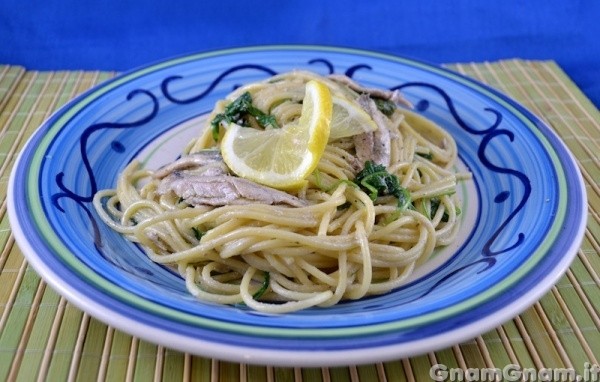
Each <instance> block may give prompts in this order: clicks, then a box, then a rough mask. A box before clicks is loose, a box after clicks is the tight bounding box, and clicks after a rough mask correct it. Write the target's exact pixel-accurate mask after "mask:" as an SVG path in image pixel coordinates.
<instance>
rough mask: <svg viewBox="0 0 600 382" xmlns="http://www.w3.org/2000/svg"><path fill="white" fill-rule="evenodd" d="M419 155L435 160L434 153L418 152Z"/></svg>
mask: <svg viewBox="0 0 600 382" xmlns="http://www.w3.org/2000/svg"><path fill="white" fill-rule="evenodd" d="M417 155H418V156H420V157H423V158H425V159H429V160H433V154H432V153H417Z"/></svg>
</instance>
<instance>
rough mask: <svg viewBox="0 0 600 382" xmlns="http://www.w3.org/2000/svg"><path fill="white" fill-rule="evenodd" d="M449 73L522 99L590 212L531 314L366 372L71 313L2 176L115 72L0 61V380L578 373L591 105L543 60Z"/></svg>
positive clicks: (592, 161) (585, 284) (594, 309)
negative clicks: (182, 346) (444, 371)
mask: <svg viewBox="0 0 600 382" xmlns="http://www.w3.org/2000/svg"><path fill="white" fill-rule="evenodd" d="M449 67H451V68H453V69H454V70H456V71H458V72H461V73H463V74H466V75H468V76H471V77H473V78H476V79H478V80H480V81H483V82H485V83H488V84H490V85H491V86H493V87H495V88H497V89H499V90H501V91H503V92H504V93H506V94H508V95H510V96H511V97H513V98H515V99H517V100H519V101H520V102H521V103H523V104H524V105H525V106H526V107H528V108H529V109H530V110H531V111H533V112H534V113H535V114H537V115H538V116H541V117H542V118H543V119H544V120H545V121H546V122H547V123H548V124H549V125H550V126H552V127H553V128H554V129H555V131H556V132H557V133H558V134H559V135H560V137H561V138H562V139H563V140H564V141H565V143H566V144H567V145H568V147H569V148H570V149H571V151H572V152H573V154H574V155H575V156H576V157H577V159H578V161H579V165H580V169H581V171H582V174H583V177H584V179H585V182H586V189H587V192H588V201H589V206H588V224H587V229H586V232H585V237H584V241H583V244H582V246H581V249H580V250H579V252H578V255H577V257H576V258H575V261H574V263H573V264H572V266H571V267H570V269H569V270H568V272H567V274H566V275H565V276H564V277H563V278H562V279H561V280H560V282H558V284H557V285H556V286H555V287H553V288H552V290H551V291H550V292H549V293H547V294H546V295H545V296H544V297H543V298H542V299H540V300H539V301H538V302H537V303H536V304H535V305H534V306H532V307H531V308H530V309H528V310H527V311H525V312H524V313H523V314H521V315H519V316H518V317H516V318H514V319H513V320H511V321H508V322H506V323H505V324H504V325H502V326H500V327H498V328H496V329H494V330H491V331H489V332H488V333H485V334H483V335H481V336H479V337H477V338H475V339H474V340H472V341H468V342H464V343H460V344H457V345H455V346H453V347H450V348H447V349H444V350H441V351H437V352H432V353H429V354H426V355H422V356H419V357H413V358H407V359H398V360H394V361H390V362H385V363H379V364H373V365H363V366H348V367H335V368H284V367H270V366H252V365H243V364H236V363H231V362H223V361H218V360H213V359H208V358H203V357H198V356H193V355H190V354H184V353H181V352H178V351H175V350H171V349H168V348H165V347H162V346H157V345H154V344H152V343H149V342H146V341H142V340H139V339H137V338H135V337H132V336H130V335H128V334H125V333H123V332H120V331H118V330H115V329H113V328H111V327H109V326H107V325H105V324H103V323H101V322H99V321H97V320H96V319H94V318H92V317H90V316H88V315H87V314H85V313H83V312H82V311H80V310H79V309H77V308H75V307H73V306H72V305H71V304H70V303H68V302H66V300H65V299H64V298H62V297H60V296H59V295H58V294H56V293H55V292H54V291H53V290H51V289H50V288H49V287H47V286H46V284H45V283H44V282H43V281H41V280H40V278H39V276H38V275H37V274H36V273H35V272H34V271H33V270H32V269H31V268H30V266H29V265H28V264H27V262H26V261H25V260H24V258H23V256H22V254H21V251H20V250H19V248H18V247H17V245H16V244H15V242H14V238H13V235H12V233H11V229H10V226H9V222H8V217H7V213H6V210H7V206H6V192H7V183H8V177H9V173H10V170H11V168H12V166H13V164H14V162H15V159H16V156H17V155H18V153H19V151H20V150H21V148H22V147H23V145H24V143H25V142H26V140H27V138H28V137H29V135H30V134H31V133H32V132H33V131H34V130H35V129H36V128H37V127H38V126H39V125H40V124H41V123H42V122H43V120H44V119H45V118H47V117H48V116H49V115H50V114H51V113H52V112H53V111H54V110H56V109H57V108H58V107H59V106H61V105H62V104H64V103H65V102H67V101H68V100H70V99H72V98H73V97H75V96H76V95H77V94H79V93H81V92H82V91H84V90H86V89H88V88H90V87H91V86H93V85H95V84H98V83H100V82H102V81H104V80H106V79H108V78H110V77H112V76H114V75H115V73H110V72H74V71H70V72H36V71H27V70H25V69H24V68H21V67H15V66H2V65H0V201H1V205H0V381H3V380H11V381H12V380H17V381H34V380H48V381H65V380H73V381H75V380H86V381H87V380H98V381H101V380H110V381H116V380H132V381H147V380H170V381H172V380H194V381H234V380H241V381H245V380H249V381H255V380H256V381H311V382H312V381H317V382H318V381H346V380H350V381H403V380H408V381H411V380H429V378H430V377H429V371H430V368H431V367H432V365H435V364H444V365H446V366H447V368H449V369H450V368H457V369H458V368H460V369H462V370H464V371H466V372H468V371H469V368H471V369H473V370H476V369H477V370H479V369H481V368H498V369H505V368H506V367H508V368H509V369H510V367H512V366H510V365H516V366H515V367H514V368H515V369H516V368H517V367H518V368H521V370H527V369H535V370H537V371H543V370H544V368H553V369H554V368H561V369H573V370H574V371H575V372H577V373H578V374H580V375H585V373H586V371H589V370H591V369H592V367H593V365H598V360H599V359H600V317H599V314H600V313H599V312H600V276H599V274H600V256H599V255H600V185H599V180H600V159H599V153H600V114H599V112H598V109H597V108H596V107H595V106H594V105H593V104H592V103H591V102H590V101H589V100H588V99H587V98H586V97H585V96H584V95H583V94H582V93H581V91H580V90H579V89H578V88H577V86H576V85H575V84H574V83H573V82H572V81H571V80H570V79H569V78H568V77H567V76H566V75H565V73H564V72H563V71H562V70H561V69H560V68H559V67H558V66H557V65H556V64H555V63H554V62H552V61H544V62H540V61H522V60H507V61H499V62H493V63H489V62H485V63H466V64H453V65H449ZM590 365H592V366H590ZM472 372H474V371H472ZM588 374H589V373H588ZM471 375H473V374H471ZM465 378H466V377H465ZM455 380H456V379H455ZM465 380H466V379H465Z"/></svg>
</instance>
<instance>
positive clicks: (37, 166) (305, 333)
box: [27, 45, 568, 338]
mask: <svg viewBox="0 0 600 382" xmlns="http://www.w3.org/2000/svg"><path fill="white" fill-rule="evenodd" d="M298 49H305V50H317V51H323V52H339V53H347V54H358V55H366V56H371V57H378V58H382V59H385V60H390V61H396V62H401V63H404V64H406V65H410V66H416V67H419V68H421V69H423V70H426V71H429V72H435V73H437V74H439V75H441V76H443V77H446V78H449V79H452V80H454V81H457V82H460V83H462V84H464V85H465V86H467V87H469V88H472V89H474V90H476V91H478V92H480V93H483V94H485V95H486V96H487V97H489V98H491V99H493V100H494V101H496V102H497V103H499V104H501V105H502V106H503V107H505V108H506V109H508V110H510V111H511V112H512V113H513V114H514V115H515V116H517V117H518V118H519V120H521V122H522V123H524V124H525V125H526V126H527V127H528V128H529V129H530V130H531V131H533V132H534V134H535V135H536V136H537V137H538V139H539V140H540V142H541V143H542V144H543V146H544V147H545V148H546V150H547V152H548V153H549V155H550V157H551V159H552V162H553V164H554V165H555V166H554V167H555V169H556V170H557V179H558V185H559V193H560V194H561V195H566V194H567V187H566V177H565V173H564V169H563V168H562V166H561V163H560V161H559V159H558V156H557V154H556V152H555V151H554V149H553V147H552V146H551V145H550V143H549V142H548V140H547V139H546V137H545V136H543V135H542V134H541V132H540V131H539V130H538V129H537V127H536V126H534V125H533V124H532V123H531V122H530V121H529V120H528V119H527V118H526V117H525V116H523V115H522V114H521V113H520V112H519V111H518V110H517V109H516V108H514V107H513V106H512V105H510V104H509V103H507V102H506V101H504V100H503V99H502V98H499V97H498V96H496V95H495V94H493V93H491V92H489V91H488V90H487V89H486V88H483V87H480V86H478V85H477V83H475V82H471V81H469V80H467V79H465V78H462V77H460V76H458V75H456V74H454V73H452V72H450V71H446V70H444V69H438V68H435V67H431V66H429V65H425V64H421V63H419V62H414V61H412V60H407V59H403V58H400V57H395V56H391V55H386V54H382V53H375V52H369V51H363V50H356V49H350V48H334V47H319V46H310V45H298V46H295V45H284V46H278V45H273V46H263V47H249V48H235V49H227V50H221V51H214V52H208V53H199V54H195V55H191V56H185V57H181V58H176V59H173V60H169V61H166V62H162V63H159V64H156V65H153V66H150V67H147V68H145V69H141V70H139V71H134V72H132V73H130V74H126V75H124V76H123V77H121V78H117V79H115V80H112V81H110V82H109V83H107V84H105V85H101V86H100V87H99V88H98V89H97V90H96V91H93V92H92V93H90V94H89V95H87V96H85V97H84V98H83V99H81V100H80V101H78V102H77V103H76V104H74V105H71V107H69V109H67V110H66V111H65V112H64V114H63V115H62V116H61V117H60V118H58V119H57V120H56V121H55V122H54V124H53V125H52V126H50V127H49V129H48V132H47V134H46V135H45V136H44V138H43V139H42V140H41V141H40V144H39V145H38V147H37V148H36V151H35V154H34V156H33V158H32V161H31V165H30V170H29V172H28V176H27V185H28V191H29V193H28V200H29V205H30V208H31V211H30V215H31V216H32V217H33V219H34V221H35V223H36V225H37V227H38V229H39V231H40V233H41V234H42V235H43V237H44V238H45V239H46V241H47V244H48V246H49V247H50V249H52V250H53V251H54V252H55V254H56V255H57V256H59V257H60V258H61V259H62V260H63V261H64V262H65V263H66V264H67V265H68V266H69V267H70V268H71V269H72V270H74V271H75V272H76V273H78V274H79V275H80V276H81V277H83V278H84V279H85V280H87V281H88V282H89V283H90V284H92V285H94V286H96V287H98V288H100V289H101V290H102V291H104V292H106V293H107V294H109V295H111V296H113V297H115V298H117V299H119V300H121V301H124V302H127V303H129V304H131V305H132V306H136V307H137V308H139V309H142V310H144V311H146V312H150V313H154V314H158V315H160V316H162V317H165V318H169V319H175V320H177V321H179V322H182V323H186V324H190V325H193V326H199V327H202V328H206V329H217V330H224V331H228V332H233V333H241V334H248V335H254V336H263V335H264V336H269V337H273V336H279V337H297V338H311V337H319V338H337V337H347V336H359V335H368V334H377V333H383V332H388V331H395V330H403V329H407V328H410V327H412V326H416V325H419V326H421V325H424V324H428V323H432V322H436V321H439V320H442V319H444V318H446V317H448V316H452V315H455V314H457V313H459V312H463V311H466V310H468V309H470V308H472V307H475V306H477V305H480V304H481V303H484V302H486V301H488V300H489V299H491V298H493V297H494V296H496V295H498V294H500V293H501V292H502V291H504V290H506V289H507V288H509V287H510V286H511V285H513V284H514V283H516V282H517V281H518V280H520V279H521V278H522V277H524V276H525V275H526V274H527V273H529V271H531V269H532V268H533V267H535V266H536V265H537V263H538V262H539V261H540V260H541V259H542V258H543V256H544V254H545V253H546V252H547V251H548V249H549V248H550V247H551V246H552V245H553V243H554V241H555V240H556V239H557V238H558V232H559V230H560V227H561V226H562V223H563V222H564V219H565V216H566V205H567V199H568V198H567V197H564V198H562V199H561V200H559V205H558V210H557V214H556V217H555V219H554V223H553V226H552V228H551V229H550V230H549V231H548V236H547V237H548V238H551V239H553V240H551V241H550V240H543V241H542V244H541V245H540V246H539V247H538V248H537V249H536V251H535V252H534V253H533V254H532V256H530V257H529V258H528V260H527V262H525V263H524V264H523V265H522V266H521V267H519V268H518V270H517V271H515V272H513V273H512V274H511V275H510V276H509V277H507V278H505V279H504V280H503V282H502V283H500V284H498V285H496V286H494V287H493V288H490V289H488V290H486V291H485V292H482V293H480V294H479V295H477V296H474V297H472V298H470V299H468V300H466V301H463V302H461V303H459V304H456V305H454V306H451V307H448V308H446V309H443V310H440V311H436V312H432V313H429V314H427V315H423V316H419V317H416V318H410V319H405V320H401V321H393V322H388V323H382V324H374V325H368V326H362V327H347V328H322V329H314V328H313V329H293V328H291V329H287V328H277V327H260V328H257V327H252V326H248V325H244V324H238V323H227V322H222V321H218V320H213V319H209V318H203V317H198V316H196V315H193V314H189V313H183V312H179V311H176V310H172V309H169V308H165V307H163V306H161V305H159V304H155V303H152V302H149V301H146V300H140V299H139V298H138V297H137V296H136V295H135V294H132V293H131V292H127V291H125V290H123V289H121V288H120V287H118V286H116V285H114V284H112V283H110V282H108V281H107V280H105V279H104V278H103V277H101V276H100V275H98V274H96V273H95V272H94V271H93V270H91V269H90V268H88V267H87V266H86V265H85V264H83V263H82V262H80V261H78V260H77V258H76V257H75V256H73V254H72V253H71V252H70V251H69V250H68V248H66V247H65V246H64V245H63V243H62V241H61V239H60V238H59V237H58V236H57V235H56V234H55V232H54V231H52V229H51V227H50V224H49V222H48V221H47V219H46V218H45V215H44V213H43V208H42V204H41V198H40V195H39V192H38V178H39V175H40V171H41V164H42V161H43V159H44V153H45V152H46V150H47V149H48V147H49V145H50V143H51V141H52V140H53V138H54V137H55V136H56V135H57V134H58V133H59V132H60V130H61V129H62V127H63V126H64V125H65V124H66V123H67V122H68V121H69V120H70V119H71V117H73V116H74V115H75V114H76V113H78V112H79V111H81V110H82V109H83V108H85V107H86V106H87V105H88V104H89V103H90V102H92V101H93V100H95V99H96V98H98V97H100V96H102V95H103V94H105V93H107V92H108V91H110V90H112V89H114V88H116V87H118V86H121V85H122V84H124V83H126V82H128V81H131V80H134V79H137V78H139V77H142V76H144V75H146V74H148V73H151V72H154V71H158V70H161V69H164V68H167V67H170V66H174V65H178V64H181V63H186V62H189V61H195V60H198V59H202V58H208V57H214V56H221V55H225V54H234V53H244V52H254V51H262V50H298ZM558 170H560V171H558Z"/></svg>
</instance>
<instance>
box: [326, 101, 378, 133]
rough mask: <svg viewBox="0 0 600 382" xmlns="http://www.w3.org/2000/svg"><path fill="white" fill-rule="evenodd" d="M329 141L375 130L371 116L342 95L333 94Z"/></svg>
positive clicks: (375, 126)
mask: <svg viewBox="0 0 600 382" xmlns="http://www.w3.org/2000/svg"><path fill="white" fill-rule="evenodd" d="M330 130H331V132H330V134H329V141H333V140H336V139H339V138H345V137H351V136H353V135H357V134H361V133H366V132H369V131H375V130H377V125H376V124H375V122H374V121H373V119H372V118H371V116H370V115H369V114H368V113H367V112H366V111H364V110H363V109H361V108H360V107H359V106H358V105H357V104H356V103H354V102H352V101H350V100H348V99H347V98H346V97H343V96H333V116H332V118H331V128H330Z"/></svg>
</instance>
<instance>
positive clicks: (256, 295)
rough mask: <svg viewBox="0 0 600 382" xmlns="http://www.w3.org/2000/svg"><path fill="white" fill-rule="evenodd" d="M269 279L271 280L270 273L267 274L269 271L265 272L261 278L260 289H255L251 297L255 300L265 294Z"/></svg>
mask: <svg viewBox="0 0 600 382" xmlns="http://www.w3.org/2000/svg"><path fill="white" fill-rule="evenodd" d="M270 281H271V275H270V274H269V272H265V277H264V279H263V282H262V285H261V286H260V289H259V290H257V291H256V292H255V293H254V294H253V295H252V298H253V299H255V300H258V299H259V298H261V297H262V295H263V294H265V292H266V291H267V289H268V288H269V283H270Z"/></svg>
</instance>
